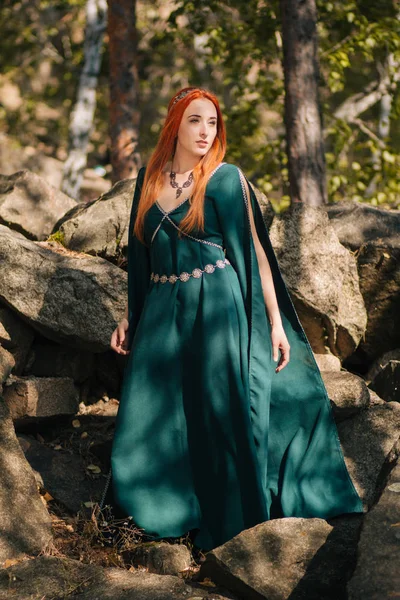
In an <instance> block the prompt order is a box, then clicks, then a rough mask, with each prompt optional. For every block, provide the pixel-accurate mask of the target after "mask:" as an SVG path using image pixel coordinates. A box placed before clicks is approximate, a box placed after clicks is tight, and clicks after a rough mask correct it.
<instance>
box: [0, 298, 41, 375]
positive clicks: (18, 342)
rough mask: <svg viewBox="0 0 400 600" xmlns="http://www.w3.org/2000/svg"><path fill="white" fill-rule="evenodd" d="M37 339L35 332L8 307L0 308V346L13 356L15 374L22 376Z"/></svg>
mask: <svg viewBox="0 0 400 600" xmlns="http://www.w3.org/2000/svg"><path fill="white" fill-rule="evenodd" d="M34 337H35V332H34V330H33V329H32V328H31V327H29V325H27V323H25V322H24V321H22V319H20V318H19V317H18V316H17V315H16V314H15V313H14V312H13V311H12V310H11V309H10V308H8V307H7V306H0V344H1V345H2V346H3V347H4V348H6V349H7V350H8V351H9V352H10V353H11V354H12V356H13V358H14V361H15V365H14V369H13V372H14V373H15V374H16V375H20V374H21V373H22V371H23V368H24V366H25V364H26V361H27V359H28V353H29V349H30V347H31V345H32V342H33V339H34Z"/></svg>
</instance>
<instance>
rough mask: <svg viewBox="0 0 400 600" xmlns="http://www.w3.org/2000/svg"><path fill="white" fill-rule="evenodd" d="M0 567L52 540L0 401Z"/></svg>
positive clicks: (43, 509)
mask: <svg viewBox="0 0 400 600" xmlns="http://www.w3.org/2000/svg"><path fill="white" fill-rule="evenodd" d="M0 440H1V444H0V563H3V562H4V561H5V560H6V559H8V558H9V559H12V558H17V557H21V556H24V555H26V554H34V553H36V552H39V551H41V550H43V549H44V548H45V547H46V546H47V544H49V543H50V542H51V540H52V533H51V520H50V516H49V514H48V512H47V509H46V507H45V505H44V504H43V502H42V500H41V498H40V495H39V492H38V488H37V485H36V481H35V477H34V475H33V472H32V469H31V467H30V466H29V464H28V462H27V460H26V458H25V456H24V453H23V452H22V450H21V447H20V445H19V443H18V440H17V437H16V435H15V431H14V426H13V422H12V419H11V416H10V412H9V410H8V408H7V405H6V404H5V402H4V401H3V399H2V398H1V397H0ZM9 598H10V596H9Z"/></svg>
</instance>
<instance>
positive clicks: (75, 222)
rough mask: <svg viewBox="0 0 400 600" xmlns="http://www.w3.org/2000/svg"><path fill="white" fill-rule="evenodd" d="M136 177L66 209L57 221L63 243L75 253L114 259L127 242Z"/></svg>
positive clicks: (55, 229)
mask: <svg viewBox="0 0 400 600" xmlns="http://www.w3.org/2000/svg"><path fill="white" fill-rule="evenodd" d="M135 183H136V180H135V179H124V180H122V181H118V183H116V184H115V185H114V186H113V187H112V188H111V190H109V191H108V192H106V193H105V194H102V195H101V196H100V197H99V198H98V199H97V200H93V201H92V202H89V203H87V204H84V205H80V206H77V207H76V208H73V209H72V210H70V211H68V212H67V213H66V214H65V215H64V216H63V218H62V219H61V220H60V221H59V222H58V223H56V225H55V227H54V231H53V233H55V232H58V235H59V238H60V240H61V241H62V243H63V245H64V246H65V247H67V248H70V249H71V250H75V251H77V252H86V253H88V254H93V255H98V256H102V257H104V258H107V259H110V258H115V257H117V256H119V255H121V254H122V252H123V251H125V254H126V247H127V245H128V226H129V216H130V211H131V206H132V200H133V194H134V191H135Z"/></svg>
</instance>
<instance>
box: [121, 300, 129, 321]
mask: <svg viewBox="0 0 400 600" xmlns="http://www.w3.org/2000/svg"><path fill="white" fill-rule="evenodd" d="M128 316H129V312H128V304H127V305H126V308H125V312H124V316H123V317H122V318H123V319H126V320H127V321H129V319H128Z"/></svg>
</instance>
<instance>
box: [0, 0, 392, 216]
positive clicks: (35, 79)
mask: <svg viewBox="0 0 400 600" xmlns="http://www.w3.org/2000/svg"><path fill="white" fill-rule="evenodd" d="M168 6H169V5H168V3H165V2H163V1H162V0H142V1H140V2H138V3H137V28H138V40H139V51H138V66H139V77H140V85H141V89H140V95H141V98H140V110H141V115H142V119H141V125H140V132H139V133H140V150H141V152H142V159H143V162H144V163H145V162H146V160H147V158H148V156H149V154H150V152H151V150H152V148H153V147H154V145H155V143H156V140H157V138H158V135H159V132H160V129H161V127H162V123H163V121H164V118H165V114H166V105H167V102H168V100H169V99H170V97H171V95H172V94H173V93H175V92H176V91H177V90H178V89H179V88H181V87H183V86H185V85H200V86H203V87H207V88H209V89H210V90H212V91H213V92H215V93H216V95H217V96H218V98H219V99H220V103H221V107H222V110H223V112H224V116H225V118H226V124H227V131H228V152H227V156H226V160H227V161H229V162H236V163H237V164H239V165H240V166H241V167H242V168H243V169H244V170H245V172H246V174H247V175H248V176H249V178H250V179H252V181H253V182H254V183H255V184H256V185H257V186H258V187H260V189H261V190H262V191H264V192H265V193H266V194H267V196H268V197H269V199H270V200H271V202H272V203H273V205H274V207H275V209H276V210H278V211H279V210H283V209H284V208H285V207H286V206H287V205H288V203H289V192H288V170H287V157H286V152H285V131H284V126H283V101H284V86H283V70H282V65H281V60H282V43H281V33H280V31H281V23H280V12H279V3H278V0H271V1H270V2H268V3H267V2H260V0H247V1H244V0H207V1H206V0H196V1H193V0H192V1H189V0H177V1H176V2H174V3H173V5H171V6H172V9H169V8H168ZM318 11H319V22H318V35H319V45H320V52H319V56H320V81H319V83H320V95H321V104H322V112H323V120H324V130H325V140H326V160H327V170H328V189H329V199H330V201H332V202H336V201H338V200H342V199H350V198H354V199H357V200H360V201H366V202H370V203H371V204H375V205H380V206H384V207H396V206H400V184H399V182H398V180H399V178H398V172H399V166H400V165H399V162H400V93H399V86H398V83H397V82H396V81H395V75H396V70H398V69H399V67H398V66H397V67H395V68H392V71H391V72H389V79H390V81H391V83H392V85H391V87H390V93H391V94H392V99H393V102H392V105H391V112H390V134H389V136H388V138H387V139H383V140H380V139H379V118H380V105H379V103H375V104H373V105H371V106H370V107H369V108H368V109H367V110H365V111H363V112H362V113H361V114H359V115H358V120H356V121H354V122H346V121H345V120H343V119H338V118H336V117H335V116H334V115H335V111H336V110H337V109H338V107H339V106H341V105H342V103H343V102H344V101H345V100H348V99H349V98H352V97H353V96H355V95H356V94H360V95H362V94H366V93H368V86H371V83H373V82H374V81H376V82H378V81H380V80H382V79H383V78H384V77H385V73H386V70H387V66H386V63H387V59H388V57H389V56H391V58H392V59H393V60H394V61H395V62H396V61H400V27H399V23H400V15H399V8H398V7H396V5H395V3H394V0H393V3H392V2H391V1H390V0H389V2H388V1H387V0H374V1H372V0H345V2H343V3H338V2H333V0H331V1H328V2H324V1H322V0H318ZM17 17H18V18H17ZM84 19H85V0H73V1H71V0H59V1H58V2H57V3H54V2H52V1H51V0H19V2H16V3H14V4H13V5H11V4H9V5H7V6H3V7H2V8H1V9H0V26H1V27H2V31H3V36H2V38H1V39H0V56H1V57H2V61H3V63H4V64H3V68H2V76H1V78H0V93H1V86H2V85H4V84H5V83H9V84H12V85H14V86H15V87H16V89H17V91H18V93H19V98H20V102H19V103H18V102H16V103H15V108H12V109H10V108H9V106H6V104H4V105H2V104H1V102H0V118H1V117H7V131H8V133H10V134H11V135H12V136H13V137H14V138H17V139H18V140H19V142H20V144H21V145H27V144H30V145H34V146H35V147H36V148H38V149H43V150H45V151H46V152H47V153H49V154H52V155H54V154H55V155H60V156H61V157H62V156H63V152H64V154H65V148H66V147H67V140H68V124H69V112H70V110H71V108H72V106H73V104H74V102H75V98H76V89H77V84H78V80H79V75H80V70H81V66H82V59H83V39H84ZM397 64H398V63H397ZM108 97H109V93H108V48H107V45H106V46H105V50H104V55H103V61H102V69H101V74H100V78H99V85H98V97H97V110H96V116H95V124H94V130H93V133H92V135H91V148H90V152H91V155H90V160H89V164H90V165H93V164H99V163H101V162H105V161H106V160H107V152H108V150H109V148H108V146H109V141H108V120H109V119H108ZM0 98H1V96H0Z"/></svg>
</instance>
